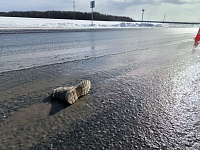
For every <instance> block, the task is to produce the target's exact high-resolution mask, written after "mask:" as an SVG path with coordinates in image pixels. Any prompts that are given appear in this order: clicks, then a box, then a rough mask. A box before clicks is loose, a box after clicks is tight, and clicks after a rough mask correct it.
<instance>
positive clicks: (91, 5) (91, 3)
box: [90, 0, 95, 26]
mask: <svg viewBox="0 0 200 150" xmlns="http://www.w3.org/2000/svg"><path fill="white" fill-rule="evenodd" d="M94 7H95V1H94V0H93V1H91V2H90V8H92V18H91V26H93V8H94Z"/></svg>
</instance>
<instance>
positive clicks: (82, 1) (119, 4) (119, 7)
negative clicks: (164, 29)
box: [0, 0, 200, 22]
mask: <svg viewBox="0 0 200 150" xmlns="http://www.w3.org/2000/svg"><path fill="white" fill-rule="evenodd" d="M73 1H75V5H76V11H84V12H90V11H91V9H90V0H0V11H31V10H36V11H47V10H62V11H73ZM95 2H96V7H95V9H94V11H97V12H100V13H103V14H111V15H120V16H128V17H131V18H133V19H135V20H141V18H142V17H141V16H142V9H145V13H144V20H158V21H160V20H163V19H164V18H165V21H192V22H197V21H198V20H200V0H95ZM164 16H165V17H164Z"/></svg>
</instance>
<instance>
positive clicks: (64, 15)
mask: <svg viewBox="0 0 200 150" xmlns="http://www.w3.org/2000/svg"><path fill="white" fill-rule="evenodd" d="M0 16H7V17H29V18H52V19H74V18H75V19H77V20H90V19H91V13H87V12H75V15H74V12H73V11H11V12H0ZM93 18H94V20H99V21H127V22H132V21H134V20H133V19H132V18H129V17H124V16H113V15H107V14H101V13H98V12H94V17H93Z"/></svg>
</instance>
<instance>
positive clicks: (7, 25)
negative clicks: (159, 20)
mask: <svg viewBox="0 0 200 150" xmlns="http://www.w3.org/2000/svg"><path fill="white" fill-rule="evenodd" d="M93 24H94V25H93V26H91V21H89V20H70V19H48V18H24V17H0V29H13V28H17V29H24V28H25V29H28V28H31V29H32V28H36V29H37V28H41V29H65V28H66V29H67V28H91V27H92V28H94V27H96V28H102V27H104V28H105V27H107V28H114V27H139V26H140V25H141V23H140V22H119V21H94V22H93ZM143 26H162V24H143Z"/></svg>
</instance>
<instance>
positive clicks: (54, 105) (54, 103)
mask: <svg viewBox="0 0 200 150" xmlns="http://www.w3.org/2000/svg"><path fill="white" fill-rule="evenodd" d="M43 102H44V103H51V109H50V112H49V116H52V115H54V114H56V113H58V112H59V111H61V110H63V109H65V108H67V107H69V106H70V104H67V103H64V102H61V101H58V100H56V99H52V98H51V96H48V97H47V98H45V99H44V100H43Z"/></svg>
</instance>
